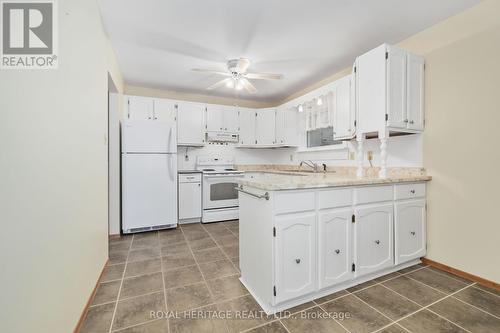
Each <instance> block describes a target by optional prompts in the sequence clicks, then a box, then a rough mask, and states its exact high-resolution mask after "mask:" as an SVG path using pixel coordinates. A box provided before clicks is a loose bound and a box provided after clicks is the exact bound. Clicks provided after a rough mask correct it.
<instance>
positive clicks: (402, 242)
mask: <svg viewBox="0 0 500 333" xmlns="http://www.w3.org/2000/svg"><path fill="white" fill-rule="evenodd" d="M395 212H396V215H395V219H394V227H395V233H394V234H395V243H396V244H395V255H396V258H395V259H396V265H399V264H401V263H404V262H407V261H410V260H412V259H416V258H420V257H422V256H424V255H425V252H426V248H425V243H426V234H425V233H426V229H425V200H424V199H422V200H411V201H405V202H398V203H396V207H395Z"/></svg>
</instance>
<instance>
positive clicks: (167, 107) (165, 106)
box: [153, 98, 178, 121]
mask: <svg viewBox="0 0 500 333" xmlns="http://www.w3.org/2000/svg"><path fill="white" fill-rule="evenodd" d="M177 106H178V103H177V102H176V101H172V100H169V99H156V98H155V99H154V101H153V119H154V120H160V121H176V120H177Z"/></svg>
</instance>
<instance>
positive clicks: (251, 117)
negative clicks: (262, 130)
mask: <svg viewBox="0 0 500 333" xmlns="http://www.w3.org/2000/svg"><path fill="white" fill-rule="evenodd" d="M238 118H239V119H238V121H239V128H240V145H242V146H249V145H255V144H256V142H255V118H256V112H255V109H248V108H240V109H239V111H238Z"/></svg>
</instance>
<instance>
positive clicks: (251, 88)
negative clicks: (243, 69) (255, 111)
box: [240, 78, 257, 94]
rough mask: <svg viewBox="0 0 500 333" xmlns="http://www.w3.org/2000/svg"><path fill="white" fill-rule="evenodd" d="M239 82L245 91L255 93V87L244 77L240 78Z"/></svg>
mask: <svg viewBox="0 0 500 333" xmlns="http://www.w3.org/2000/svg"><path fill="white" fill-rule="evenodd" d="M240 82H241V84H242V85H243V88H245V90H246V91H248V92H249V93H250V94H255V93H256V92H257V88H255V86H254V85H253V84H251V83H250V81H248V80H247V79H245V78H242V79H240Z"/></svg>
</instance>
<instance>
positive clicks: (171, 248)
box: [161, 242, 191, 256]
mask: <svg viewBox="0 0 500 333" xmlns="http://www.w3.org/2000/svg"><path fill="white" fill-rule="evenodd" d="M186 252H191V250H190V249H189V246H188V244H187V242H182V243H177V244H170V245H166V246H162V247H161V255H162V256H168V255H174V254H180V253H186Z"/></svg>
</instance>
